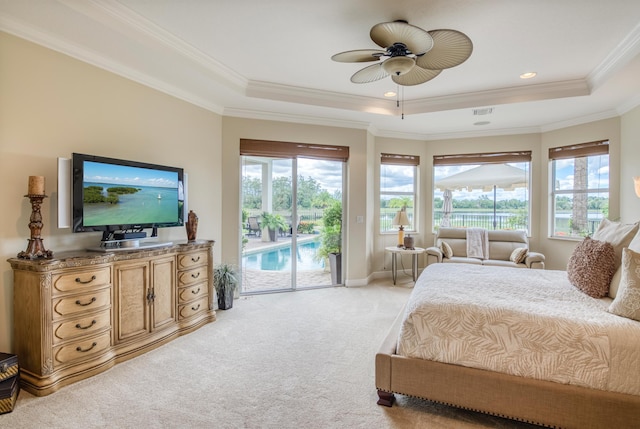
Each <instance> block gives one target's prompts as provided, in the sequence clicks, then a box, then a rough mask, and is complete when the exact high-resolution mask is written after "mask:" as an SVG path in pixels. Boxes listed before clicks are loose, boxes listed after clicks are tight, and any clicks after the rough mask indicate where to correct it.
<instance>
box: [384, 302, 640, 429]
mask: <svg viewBox="0 0 640 429" xmlns="http://www.w3.org/2000/svg"><path fill="white" fill-rule="evenodd" d="M403 314H404V310H403V311H401V312H400V314H399V315H398V317H397V318H396V320H395V321H394V323H393V326H392V327H391V330H390V331H389V333H388V335H387V337H386V338H385V340H384V341H383V343H382V345H381V347H380V349H379V351H378V353H377V354H376V388H377V389H378V397H379V400H378V404H379V405H385V406H388V407H390V406H392V405H393V401H394V395H393V394H394V393H398V394H403V395H408V396H415V397H418V398H423V399H427V400H430V401H434V402H438V403H442V404H446V405H450V406H454V407H458V408H464V409H467V410H472V411H477V412H481V413H486V414H491V415H495V416H500V417H505V418H509V419H514V420H519V421H523V422H527V423H534V424H537V425H542V426H547V427H561V428H579V429H586V428H594V429H595V428H604V427H611V428H620V429H621V428H631V427H636V428H637V427H638V424H640V396H635V395H626V394H622V393H613V392H607V391H603V390H595V389H589V388H586V387H579V386H574V385H567V384H560V383H554V382H549V381H540V380H533V379H528V378H523V377H517V376H513V375H507V374H502V373H497V372H492V371H487V370H482V369H475V368H469V367H464V366H460V365H453V364H446V363H440V362H435V361H429V360H424V359H414V358H406V357H403V356H400V355H397V354H395V353H396V345H397V340H398V336H399V332H400V325H401V323H402V316H403Z"/></svg>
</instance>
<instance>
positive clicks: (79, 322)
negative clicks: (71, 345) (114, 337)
mask: <svg viewBox="0 0 640 429" xmlns="http://www.w3.org/2000/svg"><path fill="white" fill-rule="evenodd" d="M107 329H111V310H109V309H107V310H103V311H101V312H99V313H96V314H93V315H91V316H85V317H78V318H75V319H72V320H67V321H64V322H59V323H54V325H53V344H59V343H61V342H63V341H67V340H71V339H73V338H77V337H81V336H87V335H95V334H96V333H98V332H100V331H104V330H107Z"/></svg>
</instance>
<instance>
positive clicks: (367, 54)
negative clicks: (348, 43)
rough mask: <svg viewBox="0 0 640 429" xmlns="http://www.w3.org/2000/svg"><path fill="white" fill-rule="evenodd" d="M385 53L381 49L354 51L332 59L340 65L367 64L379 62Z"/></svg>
mask: <svg viewBox="0 0 640 429" xmlns="http://www.w3.org/2000/svg"><path fill="white" fill-rule="evenodd" d="M384 54H385V51H381V50H380V49H356V50H354V51H346V52H340V53H339V54H335V55H333V56H332V57H331V59H332V60H333V61H338V62H340V63H365V62H367V61H378V60H379V59H380V56H382V55H384Z"/></svg>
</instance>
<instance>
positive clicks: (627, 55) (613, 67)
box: [587, 24, 640, 90]
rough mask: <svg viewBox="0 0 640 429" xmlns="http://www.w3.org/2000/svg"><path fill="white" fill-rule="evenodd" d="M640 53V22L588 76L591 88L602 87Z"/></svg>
mask: <svg viewBox="0 0 640 429" xmlns="http://www.w3.org/2000/svg"><path fill="white" fill-rule="evenodd" d="M639 54H640V24H638V25H636V26H635V28H634V29H633V30H632V31H631V33H629V34H628V35H627V36H626V37H625V38H624V39H623V40H622V42H620V44H619V45H618V46H616V48H615V49H613V50H612V51H611V52H610V53H609V55H607V57H606V58H605V59H604V60H603V61H602V62H601V63H600V64H599V65H598V66H597V67H596V68H595V69H594V70H593V71H592V72H591V73H590V74H589V76H587V81H588V82H589V85H590V86H591V89H592V90H594V89H596V88H598V87H600V86H601V85H602V84H604V83H605V82H606V81H607V80H609V78H611V76H613V75H614V74H615V73H616V72H618V71H619V70H620V69H622V68H623V67H624V66H625V65H626V64H628V63H629V61H631V60H632V59H633V58H635V57H636V56H638V55H639Z"/></svg>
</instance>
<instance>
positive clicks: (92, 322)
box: [76, 320, 98, 329]
mask: <svg viewBox="0 0 640 429" xmlns="http://www.w3.org/2000/svg"><path fill="white" fill-rule="evenodd" d="M96 323H98V322H96V321H95V320H92V321H91V323H90V324H88V325H87V326H82V325H80V324H79V323H77V324H76V328H78V329H89V328H90V327H92V326H93V325H95V324H96Z"/></svg>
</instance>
